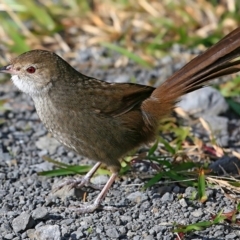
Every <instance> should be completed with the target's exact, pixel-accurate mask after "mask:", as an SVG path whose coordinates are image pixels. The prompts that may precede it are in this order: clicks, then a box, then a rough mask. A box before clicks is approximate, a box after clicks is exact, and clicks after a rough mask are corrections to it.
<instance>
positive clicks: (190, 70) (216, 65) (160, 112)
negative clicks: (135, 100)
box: [141, 27, 240, 125]
mask: <svg viewBox="0 0 240 240" xmlns="http://www.w3.org/2000/svg"><path fill="white" fill-rule="evenodd" d="M239 56H240V27H238V28H237V29H235V30H234V31H232V32H231V33H229V34H228V35H227V36H225V37H224V38H223V39H221V40H220V41H219V42H218V43H216V44H215V45H213V46H212V47H211V48H209V49H208V50H207V51H205V52H204V53H203V54H201V55H199V56H197V57H196V58H194V59H193V60H192V61H190V62H189V63H188V64H186V65H185V66H184V67H183V68H181V69H180V70H178V71H177V72H176V73H175V74H173V75H172V76H171V77H170V78H168V79H167V80H166V81H165V82H164V83H163V84H162V85H161V86H159V87H157V88H156V89H155V90H154V91H153V93H152V94H151V96H150V98H148V99H146V100H145V101H144V102H143V103H142V106H141V110H142V113H143V116H144V121H145V122H146V123H148V124H151V125H152V124H154V123H157V122H158V121H159V120H160V119H161V118H162V117H164V116H165V115H168V114H169V113H170V112H171V111H172V109H173V108H174V105H175V103H176V102H177V100H178V99H179V97H181V96H182V95H184V94H186V93H188V92H192V91H194V90H196V89H199V88H201V87H202V86H203V85H204V83H205V82H207V81H209V80H211V79H214V78H217V77H220V76H224V75H228V74H231V73H236V72H238V71H240V60H239V59H236V58H237V57H239Z"/></svg>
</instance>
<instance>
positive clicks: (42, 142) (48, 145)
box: [35, 136, 60, 154]
mask: <svg viewBox="0 0 240 240" xmlns="http://www.w3.org/2000/svg"><path fill="white" fill-rule="evenodd" d="M35 144H36V146H37V148H39V149H41V150H47V151H48V152H49V153H50V154H53V153H55V151H56V149H57V147H58V146H60V143H59V142H58V141H57V140H56V139H55V138H50V137H49V136H43V137H40V138H39V139H38V141H36V143H35Z"/></svg>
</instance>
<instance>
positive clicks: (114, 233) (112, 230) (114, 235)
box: [106, 227, 120, 238]
mask: <svg viewBox="0 0 240 240" xmlns="http://www.w3.org/2000/svg"><path fill="white" fill-rule="evenodd" d="M106 234H107V236H108V237H110V238H118V237H119V236H120V234H119V232H118V230H117V229H116V228H114V227H112V228H109V229H107V231H106Z"/></svg>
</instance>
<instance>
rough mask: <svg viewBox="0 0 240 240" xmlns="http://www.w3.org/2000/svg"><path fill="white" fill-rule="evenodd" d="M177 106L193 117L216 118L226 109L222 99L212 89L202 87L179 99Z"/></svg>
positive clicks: (218, 93) (226, 106) (224, 101)
mask: <svg viewBox="0 0 240 240" xmlns="http://www.w3.org/2000/svg"><path fill="white" fill-rule="evenodd" d="M177 106H179V107H181V108H182V109H183V110H184V111H186V112H187V113H189V114H191V115H193V116H195V117H200V116H203V115H211V116H213V115H215V116H217V115H219V114H220V113H224V112H226V111H227V109H228V104H227V102H226V100H225V99H224V97H223V96H222V95H221V94H220V92H219V91H217V90H216V89H214V88H212V87H204V88H201V89H199V90H197V91H195V92H191V93H188V94H186V95H185V96H183V97H182V98H181V101H180V102H179V103H178V104H177Z"/></svg>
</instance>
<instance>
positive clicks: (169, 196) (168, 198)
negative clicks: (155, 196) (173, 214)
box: [161, 192, 173, 202]
mask: <svg viewBox="0 0 240 240" xmlns="http://www.w3.org/2000/svg"><path fill="white" fill-rule="evenodd" d="M161 200H162V202H172V201H173V194H172V193H169V192H166V193H165V194H164V195H163V196H162V198H161Z"/></svg>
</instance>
